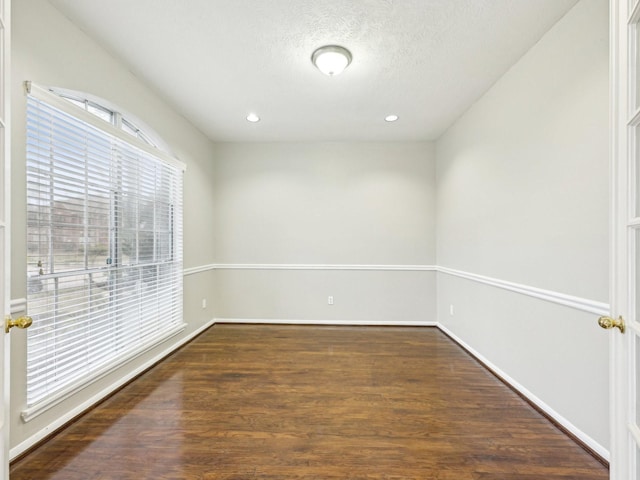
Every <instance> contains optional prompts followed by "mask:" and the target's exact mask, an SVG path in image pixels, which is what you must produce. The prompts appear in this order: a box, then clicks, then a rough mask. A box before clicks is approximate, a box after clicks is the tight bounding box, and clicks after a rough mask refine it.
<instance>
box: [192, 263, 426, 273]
mask: <svg viewBox="0 0 640 480" xmlns="http://www.w3.org/2000/svg"><path fill="white" fill-rule="evenodd" d="M437 269H438V267H436V266H435V265H342V264H300V263H211V264H209V265H201V266H199V267H191V268H185V269H184V272H183V273H184V275H193V274H194V273H200V272H206V271H209V270H359V271H360V270H367V271H400V272H435V271H437Z"/></svg>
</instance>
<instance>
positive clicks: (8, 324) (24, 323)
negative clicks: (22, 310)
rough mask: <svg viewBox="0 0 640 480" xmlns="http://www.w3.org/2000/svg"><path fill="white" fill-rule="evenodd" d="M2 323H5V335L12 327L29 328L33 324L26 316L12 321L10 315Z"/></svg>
mask: <svg viewBox="0 0 640 480" xmlns="http://www.w3.org/2000/svg"><path fill="white" fill-rule="evenodd" d="M4 321H5V324H4V331H5V333H9V330H10V329H11V328H12V327H18V328H29V327H30V326H31V324H32V323H33V319H32V318H31V317H29V316H27V315H23V316H22V317H19V318H17V319H15V320H13V319H12V318H11V316H10V315H7V316H6V317H5V319H4Z"/></svg>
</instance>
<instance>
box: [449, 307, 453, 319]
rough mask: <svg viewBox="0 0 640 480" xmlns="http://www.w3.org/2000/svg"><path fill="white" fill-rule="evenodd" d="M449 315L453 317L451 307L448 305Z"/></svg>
mask: <svg viewBox="0 0 640 480" xmlns="http://www.w3.org/2000/svg"><path fill="white" fill-rule="evenodd" d="M449 315H451V316H452V317H453V305H449Z"/></svg>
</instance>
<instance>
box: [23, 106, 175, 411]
mask: <svg viewBox="0 0 640 480" xmlns="http://www.w3.org/2000/svg"><path fill="white" fill-rule="evenodd" d="M40 95H41V94H40ZM96 111H102V112H104V110H101V109H100V108H98V109H97V110H96ZM83 115H86V112H81V111H80V110H78V117H75V116H73V115H68V114H66V113H65V112H63V111H61V110H58V109H56V108H55V107H53V106H51V105H49V104H47V103H46V102H44V101H43V100H41V99H39V98H35V97H33V96H32V95H29V97H28V101H27V159H26V164H27V252H28V265H27V278H28V289H27V290H28V291H27V304H28V313H29V314H30V315H31V316H32V317H33V319H34V324H33V326H32V327H31V328H30V329H29V331H28V332H27V351H28V354H27V359H28V360H27V404H28V406H33V405H35V404H36V403H39V402H41V401H45V400H48V399H50V398H52V395H55V394H56V392H59V391H61V390H62V389H63V388H70V387H71V386H74V385H76V384H82V383H86V382H87V381H89V380H90V379H91V378H92V376H95V375H96V374H98V373H99V371H100V369H103V368H107V367H108V366H109V365H111V363H110V362H112V363H113V362H115V363H114V365H115V364H116V363H118V362H119V363H121V362H122V361H123V359H124V358H125V357H126V356H127V355H129V354H131V353H132V352H134V351H136V350H140V349H142V348H146V346H147V344H149V345H154V344H155V343H156V342H157V341H159V340H161V339H163V338H165V337H166V336H167V335H168V334H170V333H171V331H172V329H173V331H175V328H176V327H177V326H179V325H180V323H181V322H182V308H181V304H182V251H181V249H182V241H181V239H180V235H181V232H182V172H181V171H180V170H179V169H176V168H175V167H173V166H169V165H167V164H165V163H164V162H162V161H161V160H160V159H158V158H157V157H155V156H154V155H152V154H150V153H147V152H146V151H141V150H138V149H137V148H136V147H135V146H134V145H131V144H129V143H127V142H123V141H122V140H121V139H119V138H116V137H114V136H112V135H110V134H109V133H106V132H105V131H103V130H101V129H98V128H95V126H93V125H92V122H85V121H83V120H82V119H81V118H84V117H83ZM160 261H166V262H167V263H166V264H162V266H160V265H159V264H158V262H160ZM132 326H133V327H134V328H132ZM145 342H147V344H145Z"/></svg>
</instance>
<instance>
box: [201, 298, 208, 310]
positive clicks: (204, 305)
mask: <svg viewBox="0 0 640 480" xmlns="http://www.w3.org/2000/svg"><path fill="white" fill-rule="evenodd" d="M202 308H203V309H205V308H207V299H206V298H203V299H202Z"/></svg>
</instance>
